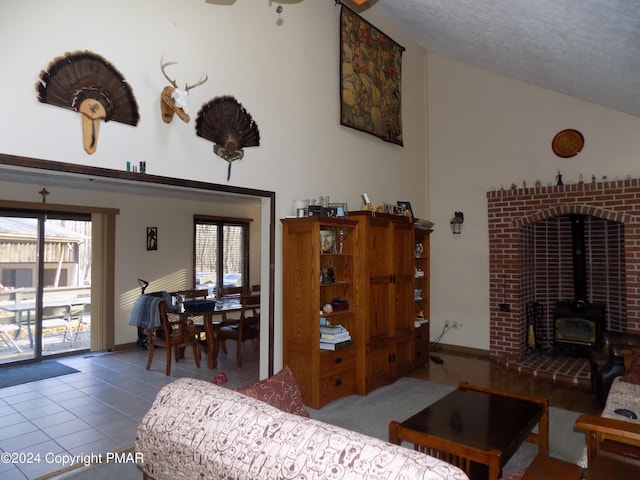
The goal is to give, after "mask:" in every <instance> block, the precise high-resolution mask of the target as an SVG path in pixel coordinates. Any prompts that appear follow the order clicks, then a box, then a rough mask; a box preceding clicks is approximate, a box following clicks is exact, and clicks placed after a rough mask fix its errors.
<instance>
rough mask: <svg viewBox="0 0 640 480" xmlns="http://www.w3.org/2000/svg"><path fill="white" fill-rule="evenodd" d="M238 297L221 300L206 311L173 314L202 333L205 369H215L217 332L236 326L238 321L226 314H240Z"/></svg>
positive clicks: (186, 310) (217, 351)
mask: <svg viewBox="0 0 640 480" xmlns="http://www.w3.org/2000/svg"><path fill="white" fill-rule="evenodd" d="M240 310H241V304H240V296H239V295H237V296H235V295H234V296H231V297H229V298H222V299H219V300H217V301H216V302H215V306H214V307H213V308H211V309H207V310H204V311H203V310H199V309H198V310H189V309H188V307H187V308H185V310H184V311H183V312H178V313H175V315H178V317H179V318H180V319H181V320H182V321H183V322H185V323H187V324H189V325H193V326H194V327H195V328H196V329H197V330H198V332H199V333H200V334H202V333H204V335H205V337H204V339H201V340H200V344H201V345H202V346H203V347H205V348H206V352H207V367H209V368H217V366H218V353H219V350H220V342H219V340H218V330H219V329H220V328H221V327H224V326H228V325H237V324H238V322H239V319H237V318H228V317H227V314H229V313H234V312H240Z"/></svg>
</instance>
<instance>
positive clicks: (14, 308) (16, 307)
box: [0, 298, 91, 348]
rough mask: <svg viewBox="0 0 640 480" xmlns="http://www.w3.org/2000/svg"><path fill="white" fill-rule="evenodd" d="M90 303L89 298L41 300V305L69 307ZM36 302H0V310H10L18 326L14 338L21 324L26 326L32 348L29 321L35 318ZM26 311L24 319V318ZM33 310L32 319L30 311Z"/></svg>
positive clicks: (18, 332) (16, 336)
mask: <svg viewBox="0 0 640 480" xmlns="http://www.w3.org/2000/svg"><path fill="white" fill-rule="evenodd" d="M89 303H91V298H70V299H59V300H56V299H50V300H46V299H45V301H44V302H43V304H42V306H43V307H60V306H66V305H68V306H69V307H71V308H73V307H80V306H81V307H84V306H85V305H88V304H89ZM36 308H37V307H36V302H35V301H33V300H32V301H26V302H18V303H16V302H13V303H3V304H0V310H4V311H6V312H10V313H12V314H13V315H14V323H15V324H16V325H17V326H18V329H17V330H16V333H15V338H18V336H19V335H20V329H21V328H22V325H26V326H27V332H28V333H29V347H30V348H33V333H32V331H31V323H32V321H33V320H34V319H35V312H36ZM25 312H26V319H25V318H24V316H25ZM32 312H33V317H34V318H33V319H32V314H31V313H32Z"/></svg>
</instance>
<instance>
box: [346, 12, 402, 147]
mask: <svg viewBox="0 0 640 480" xmlns="http://www.w3.org/2000/svg"><path fill="white" fill-rule="evenodd" d="M403 51H404V47H402V46H400V45H398V44H397V43H396V42H395V41H393V40H392V39H391V38H389V37H388V36H387V35H385V34H384V33H382V32H381V31H380V30H378V29H377V28H375V27H374V26H373V25H371V24H370V23H369V22H367V21H366V20H364V19H363V18H362V17H360V16H359V15H358V14H356V13H355V12H353V11H352V10H350V9H349V8H347V7H345V6H344V5H343V6H342V11H341V14H340V88H341V103H340V123H341V124H342V125H345V126H347V127H351V128H355V129H356V130H361V131H363V132H367V133H370V134H372V135H375V136H377V137H380V138H381V139H382V140H384V141H386V142H391V143H396V144H398V145H403V143H402V117H401V112H400V105H401V95H400V74H401V69H402V52H403Z"/></svg>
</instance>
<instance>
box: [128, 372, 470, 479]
mask: <svg viewBox="0 0 640 480" xmlns="http://www.w3.org/2000/svg"><path fill="white" fill-rule="evenodd" d="M289 373H290V371H288V369H287V371H285V372H284V374H285V377H287V375H286V374H289ZM282 376H283V373H282V372H280V373H279V374H277V375H275V376H274V377H271V378H270V379H267V380H266V381H263V382H258V384H255V385H253V386H251V387H247V388H245V389H239V390H241V391H242V392H243V393H241V391H234V390H230V389H227V388H224V387H221V386H218V385H214V384H211V383H208V382H204V381H202V380H195V379H189V378H181V379H178V380H176V381H174V382H172V383H170V384H168V385H167V386H165V387H164V388H163V389H162V390H161V391H160V392H159V393H158V395H157V397H156V399H155V401H154V403H153V405H152V407H151V409H150V410H149V412H147V414H146V415H145V416H144V418H143V419H142V422H141V423H140V425H139V427H138V430H137V434H136V442H135V449H136V452H139V453H141V454H142V457H143V461H142V462H141V463H140V464H139V465H138V467H139V468H140V469H141V470H142V472H143V478H144V479H155V480H175V479H179V478H207V479H209V478H216V479H231V478H234V479H235V478H242V479H261V480H262V479H305V480H308V479H385V480H392V479H407V478H410V479H425V480H427V479H429V480H464V479H468V477H467V476H466V475H465V474H464V472H462V471H461V470H460V469H458V468H456V467H454V466H453V465H450V464H448V463H446V462H444V461H442V460H438V459H436V458H433V457H430V456H428V455H425V454H423V453H420V452H416V451H413V450H410V449H408V448H405V447H401V446H398V445H392V444H390V443H387V442H383V441H381V440H379V439H376V438H372V437H368V436H365V435H362V434H359V433H356V432H352V431H349V430H346V429H343V428H340V427H336V426H333V425H329V424H326V423H323V422H320V421H317V420H313V419H311V418H309V417H308V416H306V415H305V414H306V409H304V406H302V404H301V402H300V401H299V398H296V395H295V392H294V395H293V396H292V395H291V394H290V392H289V393H287V392H284V393H283V392H282V391H276V390H278V388H276V389H275V390H274V388H273V385H274V378H275V383H276V385H277V386H278V387H282V386H285V387H286V384H287V382H286V381H282ZM291 378H292V377H291ZM295 389H297V385H295ZM298 392H299V390H298ZM254 397H257V398H254ZM258 398H261V399H260V400H259V399H258ZM263 400H264V401H263ZM267 402H269V403H267ZM274 405H277V406H278V407H279V408H277V407H276V406H274ZM281 408H284V410H287V411H284V410H282V409H281ZM290 411H294V412H296V413H289V412H290ZM307 415H308V414H307Z"/></svg>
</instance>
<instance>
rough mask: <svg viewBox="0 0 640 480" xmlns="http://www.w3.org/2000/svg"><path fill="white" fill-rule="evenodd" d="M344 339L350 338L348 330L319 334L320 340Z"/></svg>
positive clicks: (333, 341)
mask: <svg viewBox="0 0 640 480" xmlns="http://www.w3.org/2000/svg"><path fill="white" fill-rule="evenodd" d="M344 340H351V334H350V333H349V332H348V331H346V332H340V333H321V334H320V341H321V342H327V343H338V342H342V341H344Z"/></svg>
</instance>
